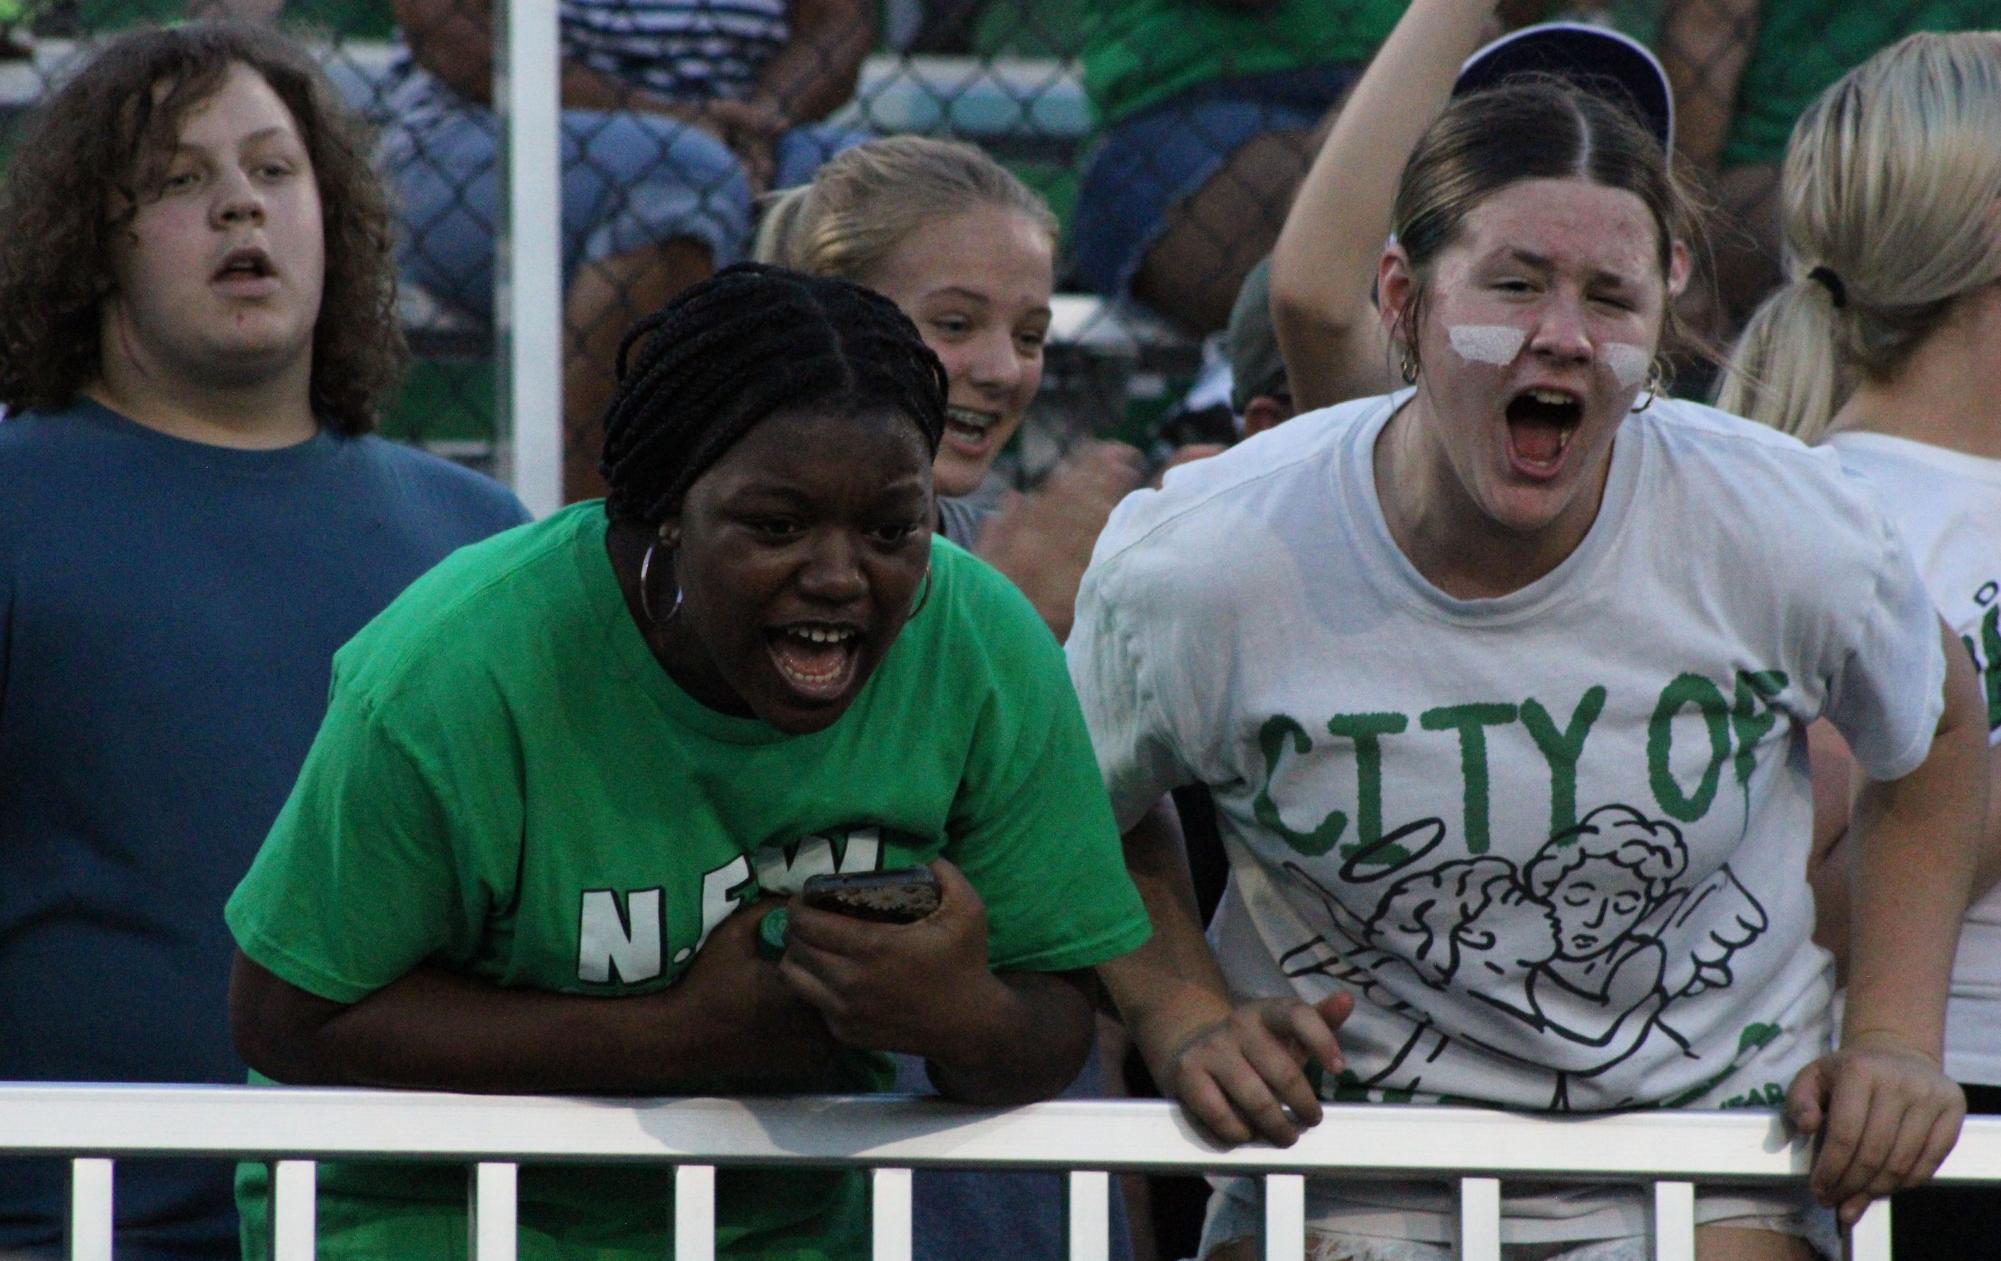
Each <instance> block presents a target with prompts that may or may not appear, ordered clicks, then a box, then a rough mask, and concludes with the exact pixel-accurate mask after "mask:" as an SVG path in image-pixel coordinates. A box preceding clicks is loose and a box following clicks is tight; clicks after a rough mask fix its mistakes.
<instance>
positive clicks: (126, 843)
mask: <svg viewBox="0 0 2001 1261" xmlns="http://www.w3.org/2000/svg"><path fill="white" fill-rule="evenodd" d="M525 519H526V513H525V512H524V511H523V510H522V508H521V505H520V503H519V502H518V501H516V500H515V498H514V496H512V495H511V494H509V493H508V492H507V491H506V490H505V489H504V488H502V487H501V486H499V485H498V484H496V483H494V482H492V481H490V480H489V479H487V478H484V477H481V476H479V475H478V474H475V473H471V472H468V471H467V470H465V469H462V468H459V467H457V466H455V465H452V464H449V463H447V462H445V461H443V460H440V459H437V458H436V457H434V456H430V455H425V454H423V453H421V452H418V451H414V450H411V449H409V448H407V447H402V446H398V445H397V444H395V443H391V442H385V441H383V440H382V439H379V438H372V437H371V438H343V437H339V436H336V435H334V434H332V433H330V432H327V431H325V430H322V431H321V432H320V433H319V435H318V436H316V437H314V438H313V439H311V440H310V441H307V442H304V443H301V444H299V445H297V446H292V447H287V448H283V449H280V450H275V451H244V450H236V449H231V448H222V447H214V446H209V445H206V444H202V443H195V442H187V441H183V440H181V439H178V438H172V437H169V436H167V435H165V434H162V433H159V432H157V431H154V430H151V429H147V428H145V427H144V426H141V425H138V424H136V423H134V422H132V421H130V420H127V419H125V418H124V417H122V416H119V415H117V414H116V413H114V412H112V411H110V410H108V409H106V408H104V407H101V406H99V405H97V404H96V403H93V402H89V401H87V400H81V401H79V402H78V403H76V404H75V405H74V406H73V407H71V408H70V409H69V410H67V411H65V412H61V413H56V414H37V413H32V412H30V413H27V414H24V415H21V416H17V417H13V418H11V419H8V420H6V421H4V422H0V1081H101V1082H218V1083H240V1082H242V1081H243V1080H244V1072H245V1069H244V1065H243V1062H242V1061H241V1060H240V1059H239V1058H238V1057H237V1055H236V1053H235V1050H234V1049H233V1048H232V1046H231V1044H230V1035H229V1024H228V1018H227V1012H226V1009H225V995H226V991H227V984H228V978H229V963H230V958H231V955H232V952H233V950H234V946H233V944H232V942H231V940H230V936H229V931H228V929H227V928H225V927H224V925H223V922H222V905H223V902H224V901H225V900H226V899H227V898H228V896H229V893H230V890H231V889H233V888H235V887H236V883H237V881H238V880H239V879H240V878H241V877H242V875H243V873H244V871H245V870H246V869H248V867H249V866H250V860H251V857H252V856H253V855H254V854H255V853H256V851H257V847H258V845H259V844H260V843H261V842H262V841H263V839H264V834H265V832H266V831H267V830H268V829H269V828H270V826H271V821H272V820H273V819H274V818H276V817H277V814H278V809H279V807H280V806H282V805H283V804H284V802H285V797H286V795H287V793H288V792H289V791H290V790H291V787H292V781H293V780H294V779H295V778H296V777H297V775H298V771H299V765H300V763H301V762H302V761H303V760H304V758H305V754H306V749H307V746H308V745H310V744H311V743H312V739H313V735H314V733H315V732H316V731H317V730H318V729H319V725H320V718H321V716H322V714H323V712H324V709H325V705H326V695H327V686H328V681H329V677H330V663H331V659H332V657H333V653H334V650H335V649H336V648H338V647H340V646H341V644H343V643H345V642H346V641H347V639H348V638H349V637H350V636H352V635H353V634H354V633H355V632H356V631H357V630H359V629H361V627H362V625H363V623H365V622H367V621H368V620H369V619H370V618H372V617H374V616H375V615H376V614H377V613H378V612H380V611H381V610H382V609H383V607H384V606H386V605H387V604H388V603H389V601H390V600H391V599H393V598H394V597H395V596H396V595H397V594H398V593H399V592H401V591H402V590H403V588H404V587H405V586H406V585H408V584H409V582H410V581H411V580H412V579H414V578H416V577H417V576H418V575H419V574H421V573H423V572H424V571H425V570H427V569H429V568H430V567H431V566H432V565H433V564H435V563H437V562H438V561H439V560H441V559H442V558H443V557H444V556H445V555H446V554H447V553H449V552H451V551H452V550H454V549H455V548H458V547H460V546H461V545H463V544H466V543H470V542H474V541H476V540H478V539H481V538H485V537H486V536H488V535H490V534H493V533H495V532H497V531H500V530H503V529H506V528H508V527H510V526H513V525H517V524H519V523H520V522H522V521H523V520H525ZM233 1172H234V1170H233V1168H232V1167H231V1165H230V1163H229V1162H227V1161H208V1162H193V1161H190V1162H161V1161H154V1160H141V1159H133V1160H127V1161H122V1162H120V1163H119V1165H118V1167H117V1175H116V1177H117V1182H116V1192H115V1203H116V1205H117V1215H118V1220H119V1223H120V1234H119V1250H118V1254H119V1256H120V1258H121V1259H122V1261H134V1259H138V1258H146V1259H151V1258H194V1257H204V1258H206V1257H215V1258H225V1257H229V1258H233V1257H235V1256H237V1255H238V1252H239V1248H238V1243H237V1237H236V1221H235V1211H234V1205H233V1202H232V1197H231V1190H230V1183H231V1177H232V1174H233ZM67 1196H68V1167H67V1165H66V1164H65V1163H64V1162H61V1161H40V1162H26V1161H9V1162H0V1254H4V1253H9V1252H12V1251H23V1250H28V1249H35V1250H40V1248H41V1247H43V1246H44V1245H58V1244H59V1243H60V1241H61V1238H62V1226H61V1223H62V1220H63V1217H64V1214H65V1211H66V1205H67Z"/></svg>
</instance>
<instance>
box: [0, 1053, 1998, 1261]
mask: <svg viewBox="0 0 2001 1261" xmlns="http://www.w3.org/2000/svg"><path fill="white" fill-rule="evenodd" d="M0 1154H5V1155H23V1154H41V1155H59V1156H68V1157H71V1158H72V1168H73V1171H74V1172H73V1183H72V1185H73V1190H72V1194H71V1229H70V1241H71V1254H70V1255H71V1256H72V1257H73V1258H75V1261H110V1258H111V1255H112V1226H111V1223H112V1168H113V1161H114V1160H116V1159H120V1158H124V1157H154V1156H210V1157H216V1158H219V1159H250V1160H269V1161H272V1162H274V1163H275V1171H274V1177H273V1179H272V1186H273V1199H274V1205H273V1208H274V1211H273V1223H274V1226H273V1235H274V1242H275V1246H274V1254H275V1257H276V1261H308V1259H309V1258H311V1257H312V1255H313V1223H314V1178H313V1168H314V1166H313V1162H314V1161H316V1160H320V1159H338V1158H355V1157H370V1158H380V1157H405V1158H421V1159H427V1160H454V1161H463V1162H465V1163H466V1164H468V1165H471V1166H472V1167H473V1175H472V1177H471V1180H470V1191H469V1194H470V1196H471V1202H472V1209H473V1236H474V1241H475V1246H476V1251H475V1256H476V1257H477V1258H478V1261H514V1258H515V1255H516V1247H515V1171H516V1166H517V1164H518V1163H519V1162H523V1161H528V1162H533V1163H537V1164H544V1163H553V1162H580V1163H618V1162H626V1161H635V1160H638V1161H659V1162H665V1163H670V1164H673V1165H675V1166H676V1167H677V1168H676V1173H675V1188H676V1196H675V1212H676V1221H675V1257H676V1258H677V1261H710V1259H711V1258H713V1256H714V1255H715V1239H714V1223H715V1208H714V1205H715V1201H714V1191H715V1170H716V1166H718V1165H729V1164H740V1163H741V1164H758V1165H787V1164H796V1165H801V1166H821V1167H827V1166H837V1167H856V1166H859V1167H862V1168H864V1169H867V1170H869V1171H870V1174H871V1178H872V1184H873V1187H872V1192H873V1221H874V1227H873V1230H874V1246H875V1253H874V1255H875V1258H876V1261H908V1258H909V1257H910V1240H911V1226H910V1214H911V1195H910V1171H911V1170H912V1169H914V1168H920V1167H927V1166H992V1167H1008V1168H1033V1169H1054V1170H1062V1171H1067V1172H1068V1174H1069V1193H1070V1194H1069V1201H1070V1202H1069V1220H1070V1256H1071V1258H1072V1261H1104V1258H1105V1257H1106V1255H1107V1229H1106V1227H1107V1222H1108V1217H1109V1194H1110V1179H1109V1172H1108V1171H1111V1170H1145V1171H1156V1172H1158V1171H1179V1172H1198V1171H1208V1172H1214V1171H1232V1172H1238V1173H1244V1174H1262V1175H1264V1177H1265V1188H1266V1197H1265V1198H1266V1225H1267V1231H1266V1234H1267V1237H1268V1243H1267V1245H1266V1252H1265V1255H1266V1257H1267V1258H1269V1259H1270V1261H1302V1258H1303V1257H1304V1245H1303V1236H1304V1215H1305V1175H1306V1174H1308V1173H1313V1174H1329V1175H1335V1176H1381V1175H1385V1174H1396V1175H1406V1176H1408V1175H1416V1176H1419V1177H1423V1178H1428V1179H1435V1180H1437V1181H1441V1182H1442V1181H1448V1180H1452V1179H1457V1180H1458V1182H1459V1186H1460V1255H1461V1256H1462V1257H1463V1258H1466V1259H1467V1261H1499V1257H1500V1255H1501V1245H1500V1223H1499V1210H1500V1196H1501V1187H1502V1184H1503V1183H1504V1182H1505V1181H1506V1180H1508V1179H1512V1178H1534V1179H1538V1180H1542V1179H1556V1180H1564V1179H1586V1180H1593V1181H1607V1180H1611V1181H1623V1182H1630V1183H1652V1184H1653V1187H1654V1195H1653V1203H1654V1207H1655V1225H1654V1237H1655V1247H1654V1256H1655V1257H1656V1258H1657V1259H1658V1261H1689V1259H1690V1258H1693V1257H1694V1255H1695V1252H1694V1247H1695V1245H1694V1238H1695V1225H1694V1211H1695V1190H1694V1183H1695V1182H1696V1181H1701V1182H1704V1183H1710V1182H1722V1183H1735V1184H1759V1183H1763V1184H1772V1183H1778V1182H1786V1181H1796V1180H1797V1179H1799V1178H1800V1177H1801V1176H1802V1175H1803V1174H1804V1173H1805V1172H1806V1169H1807V1167H1808V1164H1809V1162H1810V1159H1811V1154H1810V1151H1809V1150H1808V1148H1807V1147H1806V1146H1805V1145H1804V1144H1802V1143H1800V1142H1797V1141H1794V1140H1793V1139H1792V1138H1791V1137H1790V1136H1789V1135H1788V1134H1787V1133H1786V1131H1785V1129H1784V1126H1783V1123H1782V1122H1781V1121H1780V1120H1779V1119H1778V1117H1776V1116H1775V1115H1774V1114H1771V1113H1765V1112H1643V1113H1626V1114H1619V1115H1612V1116H1601V1117H1593V1118H1588V1119H1586V1118H1549V1117H1530V1116H1520V1115H1514V1114H1508V1113H1500V1112H1482V1111H1472V1110H1466V1109H1459V1108H1426V1107H1390V1106H1379V1107H1335V1108H1329V1109H1328V1112H1327V1118H1326V1120H1325V1121H1324V1122H1322V1124H1321V1125H1320V1126H1319V1127H1317V1128H1316V1129H1314V1130H1311V1131H1309V1132H1308V1133H1307V1134H1306V1135H1305V1136H1304V1137H1303V1138H1302V1139H1301V1140H1300V1141H1299V1143H1298V1144H1297V1145H1296V1146H1293V1147H1290V1148H1287V1149H1285V1150H1283V1151H1281V1150H1277V1149H1274V1148H1271V1147H1266V1146H1262V1145H1257V1146H1250V1147H1240V1148H1235V1149H1232V1150H1222V1149H1219V1148H1217V1147H1215V1146H1214V1145H1212V1144H1211V1143H1209V1142H1208V1141H1207V1140H1205V1139H1203V1138H1202V1137H1201V1136H1200V1135H1199V1134H1198V1133H1197V1132H1196V1131H1195V1130H1194V1129H1193V1128H1192V1127H1191V1126H1190V1125H1189V1124H1188V1122H1187V1121H1186V1120H1185V1119H1184V1117H1183V1116H1182V1114H1181V1112H1180V1110H1179V1109H1177V1108H1174V1107H1172V1106H1171V1105H1168V1104H1165V1103H1150V1102H1149V1103H1142V1102H1112V1101H1106V1102H1072V1101H1062V1102H1055V1103H1042V1104H1035V1105H1032V1106H1030V1107H1024V1108H1015V1109H1010V1110H1006V1111H991V1110H982V1109H973V1108H963V1107H956V1106H952V1105H948V1104H943V1103H939V1102H937V1101H935V1100H924V1099H911V1098H904V1097H885V1096H874V1097H865V1098H854V1097H831V1098H788V1099H756V1100H739V1099H677V1100H670V1101H664V1102H637V1101H629V1100H598V1099H543V1098H498V1097H487V1096H474V1095H447V1094H428V1093H417V1092H403V1091H367V1090H291V1089H251V1088H240V1087H231V1088H221V1087H193V1086H181V1087H176V1086H41V1085H34V1086H29V1085H16V1086H0ZM1939 1177H1940V1179H1941V1180H1942V1181H1945V1182H1955V1183H2001V1120H1995V1121H1974V1122H1969V1123H1968V1125H1967V1127H1966V1132H1965V1134H1964V1136H1963V1137H1962V1138H1961V1140H1960V1144H1959V1147H1958V1148H1957V1149H1956V1150H1955V1151H1954V1152H1953V1154H1952V1156H1951V1158H1950V1159H1948V1160H1947V1162H1946V1164H1945V1166H1944V1167H1943V1168H1942V1169H1941V1170H1940V1171H1939ZM1850 1256H1851V1257H1852V1258H1854V1259H1855V1261H1883V1259H1884V1258H1887V1257H1888V1256H1889V1217H1888V1212H1887V1209H1885V1208H1884V1207H1883V1206H1881V1205H1878V1206H1877V1208H1875V1209H1874V1210H1872V1211H1871V1212H1870V1214H1869V1215H1868V1216H1867V1217H1865V1218H1864V1219H1863V1222H1862V1224H1861V1225H1860V1226H1858V1227H1857V1229H1856V1231H1855V1233H1854V1238H1853V1241H1852V1244H1851V1249H1850Z"/></svg>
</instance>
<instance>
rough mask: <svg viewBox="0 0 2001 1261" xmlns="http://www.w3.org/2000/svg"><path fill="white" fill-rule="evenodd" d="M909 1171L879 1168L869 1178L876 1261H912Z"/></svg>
mask: <svg viewBox="0 0 2001 1261" xmlns="http://www.w3.org/2000/svg"><path fill="white" fill-rule="evenodd" d="M910 1209H911V1195H910V1171H909V1170H908V1169H877V1170H876V1171H875V1172H874V1174H873V1175H872V1176H871V1177H870V1178H869V1218H870V1221H871V1223H872V1225H873V1231H872V1238H873V1243H874V1248H873V1250H872V1251H871V1252H870V1253H869V1255H870V1257H871V1258H873V1261H910V1236H911V1230H910Z"/></svg>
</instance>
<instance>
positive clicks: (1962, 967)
mask: <svg viewBox="0 0 2001 1261" xmlns="http://www.w3.org/2000/svg"><path fill="white" fill-rule="evenodd" d="M1826 445H1827V446H1829V447H1832V448H1833V449H1834V450H1835V452H1836V453H1837V454H1839V455H1840V456H1841V463H1842V465H1843V467H1845V468H1847V469H1849V470H1850V471H1851V472H1855V473H1860V474H1861V475H1862V476H1863V477H1864V478H1866V479H1867V480H1868V481H1870V482H1871V483H1873V484H1874V485H1875V487H1876V488H1877V491H1878V498H1879V501H1880V502H1881V504H1882V507H1883V511H1884V513H1885V514H1886V515H1887V516H1888V517H1889V518H1890V520H1892V521H1894V522H1896V524H1897V528H1898V530H1899V531H1901V532H1902V534H1903V536H1904V544H1905V546H1906V547H1908V548H1909V549H1910V553H1911V559H1912V560H1913V561H1915V562H1916V563H1917V566H1918V572H1919V573H1920V574H1922V575H1924V580H1925V585H1926V586H1927V587H1929V588H1930V589H1931V593H1932V599H1933V600H1934V601H1936V602H1937V604H1938V607H1939V611H1940V612H1941V613H1943V614H1944V616H1945V620H1946V622H1947V624H1949V625H1950V626H1951V627H1952V629H1953V632H1954V633H1955V634H1957V635H1958V636H1959V638H1960V641H1961V642H1962V643H1964V644H1965V645H1966V650H1967V652H1968V653H1970V654H1972V657H1973V668H1974V669H1975V670H1977V671H1979V672H1980V676H1981V682H1982V684H1983V685H1984V686H1983V689H1982V690H1983V692H1984V693H1985V695H1986V697H1987V739H1988V742H1989V743H1990V744H1991V743H1997V742H2001V460H1986V459H1982V458H1981V457H1979V456H1977V455H1966V454H1964V453H1962V452H1958V451H1948V450H1946V449H1944V448H1943V447H1934V446H1930V445H1927V444H1926V443H1922V442H1912V441H1910V440H1909V439H1907V438H1893V437H1890V436H1889V435H1887V434H1877V433H1842V434H1836V435H1834V436H1833V437H1831V438H1829V439H1828V440H1827V443H1826ZM1945 1071H1946V1072H1947V1073H1949V1074H1950V1075H1951V1076H1952V1078H1953V1080H1954V1081H1962V1082H1978V1083H1981V1084H1983V1085H1990V1086H1991V1085H2001V888H1994V889H1989V890H1988V891H1987V893H1986V895H1985V896H1983V897H1982V898H1981V899H1980V900H1979V901H1978V902H1975V903H1974V904H1973V907H1972V909H1970V910H1969V911H1968V912H1967V915H1966V923H1965V925H1964V926H1963V927H1962V928H1961V929H1960V935H1959V954H1958V955H1957V956H1956V957H1955V958H1954V960H1953V964H1952V1000H1951V1002H1950V1003H1948V1004H1947V1005H1946V1010H1945Z"/></svg>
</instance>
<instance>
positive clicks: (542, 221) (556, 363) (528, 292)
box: [493, 0, 563, 517]
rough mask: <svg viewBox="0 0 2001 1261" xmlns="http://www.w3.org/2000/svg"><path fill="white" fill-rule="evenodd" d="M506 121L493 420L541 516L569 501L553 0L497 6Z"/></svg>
mask: <svg viewBox="0 0 2001 1261" xmlns="http://www.w3.org/2000/svg"><path fill="white" fill-rule="evenodd" d="M496 7H497V8H498V9H499V11H498V12H496V13H495V15H494V17H495V22H494V40H495V48H494V58H493V105H494V109H495V111H496V113H497V114H498V115H499V119H500V125H501V154H502V157H501V170H500V182H501V188H502V196H501V199H500V223H499V224H498V225H497V227H498V232H497V234H496V236H495V242H494V246H495V250H496V252H497V255H496V258H495V260H494V289H495V292H494V302H493V309H494V322H495V330H494V331H495V333H496V334H497V336H496V338H495V343H496V348H497V354H496V357H495V361H494V370H495V371H496V372H497V373H498V374H499V379H498V381H496V383H495V387H496V388H495V396H496V402H497V406H496V408H495V413H496V414H495V417H494V424H495V430H496V436H497V437H498V438H499V440H500V441H499V449H500V457H501V459H500V465H501V467H500V472H501V473H502V475H503V476H504V478H505V479H506V480H507V482H508V483H509V484H510V485H511V486H513V488H514V493H515V494H516V495H519V496H520V497H521V502H522V503H524V504H526V505H527V506H528V510H529V511H530V512H532V513H534V514H535V515H536V516H538V517H541V516H547V515H548V514H549V513H551V512H554V511H555V510H556V509H557V508H559V507H561V506H562V503H563V275H562V198H561V188H562V176H561V171H562V143H561V134H560V124H561V118H562V101H561V97H560V89H559V86H558V85H559V76H560V73H561V68H560V59H561V58H560V51H559V36H558V29H557V18H556V0H507V3H506V5H505V6H496Z"/></svg>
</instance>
